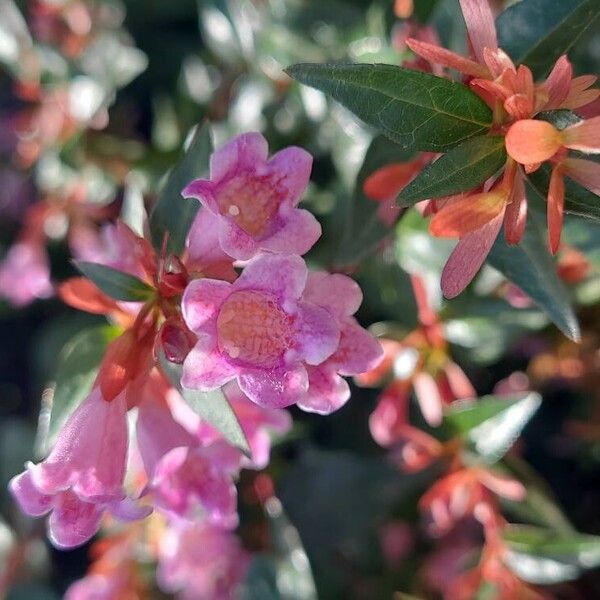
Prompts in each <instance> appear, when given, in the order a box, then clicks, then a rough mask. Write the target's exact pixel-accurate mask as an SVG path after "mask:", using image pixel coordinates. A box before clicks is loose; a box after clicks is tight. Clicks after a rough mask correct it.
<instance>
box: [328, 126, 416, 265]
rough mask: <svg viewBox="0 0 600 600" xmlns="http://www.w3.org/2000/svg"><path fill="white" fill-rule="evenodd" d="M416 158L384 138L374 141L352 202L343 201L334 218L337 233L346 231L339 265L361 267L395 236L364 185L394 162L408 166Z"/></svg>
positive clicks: (336, 254) (338, 252)
mask: <svg viewBox="0 0 600 600" xmlns="http://www.w3.org/2000/svg"><path fill="white" fill-rule="evenodd" d="M412 158H414V153H413V152H412V151H407V150H404V149H403V148H401V147H400V146H398V144H395V143H394V142H392V141H391V140H388V139H387V138H386V137H384V136H382V135H381V136H377V137H376V138H374V139H373V141H372V142H371V145H370V146H369V149H368V150H367V153H366V155H365V159H364V161H363V164H362V167H361V169H360V172H359V173H358V177H357V178H356V186H355V189H354V194H353V195H352V198H350V200H349V201H345V202H344V201H339V210H338V211H336V212H335V214H334V216H333V220H334V221H335V222H334V223H333V224H332V227H333V226H335V231H336V232H338V231H340V229H341V230H342V231H343V234H342V235H341V236H340V241H339V245H338V247H337V248H336V250H335V252H334V262H335V263H336V265H338V266H347V265H355V264H358V263H359V262H361V260H362V259H363V258H364V257H365V256H367V255H369V254H370V253H372V252H373V251H374V250H375V249H376V248H377V247H378V245H379V243H380V242H381V240H383V238H384V237H385V236H386V235H388V234H390V233H391V231H392V230H391V228H390V227H389V226H386V225H385V224H384V223H383V222H382V221H381V219H380V218H379V216H378V215H377V210H378V208H379V206H380V203H379V202H375V201H373V200H371V199H370V198H368V197H367V196H365V194H364V192H363V185H364V183H365V180H366V179H367V177H369V175H372V174H373V173H374V172H375V171H376V170H377V169H379V168H380V167H383V166H385V165H388V164H390V163H394V162H406V161H409V160H411V159H412Z"/></svg>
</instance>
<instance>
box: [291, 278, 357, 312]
mask: <svg viewBox="0 0 600 600" xmlns="http://www.w3.org/2000/svg"><path fill="white" fill-rule="evenodd" d="M302 299H303V300H305V301H306V302H311V303H312V304H317V305H318V306H322V307H323V308H326V309H327V310H328V311H329V312H331V313H332V314H334V315H336V316H338V317H342V316H350V315H353V314H354V313H355V312H356V311H357V310H358V308H359V306H360V305H361V302H362V299H363V295H362V291H361V289H360V287H359V285H358V283H356V281H354V280H353V279H351V278H350V277H348V276H347V275H342V274H341V273H327V272H325V271H313V272H311V273H309V274H308V279H307V280H306V287H305V288H304V294H303V295H302Z"/></svg>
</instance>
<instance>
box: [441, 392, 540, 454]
mask: <svg viewBox="0 0 600 600" xmlns="http://www.w3.org/2000/svg"><path fill="white" fill-rule="evenodd" d="M541 400H542V399H541V397H540V395H539V394H536V393H533V392H530V393H527V394H515V395H512V396H508V397H497V396H484V397H483V398H480V399H479V400H475V401H468V402H467V401H465V402H460V403H455V404H453V405H452V406H451V407H450V408H449V409H448V410H447V411H446V413H445V415H444V419H445V422H446V423H447V424H448V425H449V426H450V427H451V428H452V429H453V430H454V431H455V432H456V433H458V434H459V435H461V436H463V437H465V438H466V439H468V440H469V441H470V442H471V443H472V444H473V447H474V449H475V451H476V452H477V453H478V454H479V455H480V456H482V457H483V458H484V459H485V460H486V461H487V462H490V463H492V462H496V461H497V460H499V459H500V458H502V456H504V454H506V452H507V451H508V449H509V448H510V447H511V446H512V445H513V443H514V442H515V440H516V439H517V438H518V437H519V435H520V434H521V431H522V430H523V428H524V427H525V425H526V424H527V423H528V422H529V420H530V419H531V417H532V416H533V415H534V414H535V412H536V411H537V409H538V408H539V406H540V403H541Z"/></svg>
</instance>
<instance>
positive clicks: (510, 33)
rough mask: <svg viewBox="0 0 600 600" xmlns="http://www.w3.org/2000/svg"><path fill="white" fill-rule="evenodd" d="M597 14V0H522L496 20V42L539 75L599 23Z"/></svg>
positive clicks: (544, 73) (541, 75)
mask: <svg viewBox="0 0 600 600" xmlns="http://www.w3.org/2000/svg"><path fill="white" fill-rule="evenodd" d="M599 15H600V3H599V2H598V0H560V1H557V0H523V1H522V2H517V3H516V4H514V5H513V6H510V7H509V8H507V9H506V10H505V11H504V12H503V13H502V14H501V15H500V16H499V17H498V19H497V20H496V29H497V30H498V43H499V45H500V47H501V48H502V49H503V50H505V51H506V52H508V54H509V55H510V56H511V57H512V59H513V60H514V61H515V62H516V63H523V64H526V65H527V66H528V67H529V68H531V70H532V71H533V74H534V76H535V77H536V78H540V77H543V76H544V75H546V74H547V73H548V71H549V70H550V68H551V67H552V66H553V65H554V63H555V62H556V60H557V59H558V57H559V56H560V55H561V54H566V53H567V52H568V51H569V50H570V49H571V48H572V47H573V46H574V45H575V44H576V43H577V41H578V40H579V38H580V37H581V36H582V35H583V34H584V33H585V32H586V31H587V30H588V29H591V28H593V27H595V26H596V25H597V24H598V16H599Z"/></svg>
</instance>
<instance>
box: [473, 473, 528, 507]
mask: <svg viewBox="0 0 600 600" xmlns="http://www.w3.org/2000/svg"><path fill="white" fill-rule="evenodd" d="M478 478H479V480H480V481H481V483H482V484H483V485H485V487H486V488H488V489H490V490H492V492H494V494H498V495H499V496H502V497H503V498H508V499H509V500H514V501H515V502H520V501H522V500H524V499H525V496H526V495H527V490H526V489H525V488H524V487H523V484H522V483H521V482H520V481H517V480H516V479H512V478H510V477H507V476H504V475H499V474H498V473H494V472H492V471H490V470H488V469H485V470H484V469H482V470H480V471H478Z"/></svg>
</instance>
